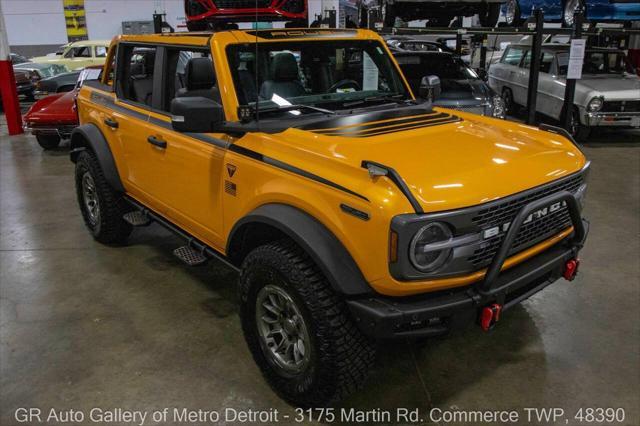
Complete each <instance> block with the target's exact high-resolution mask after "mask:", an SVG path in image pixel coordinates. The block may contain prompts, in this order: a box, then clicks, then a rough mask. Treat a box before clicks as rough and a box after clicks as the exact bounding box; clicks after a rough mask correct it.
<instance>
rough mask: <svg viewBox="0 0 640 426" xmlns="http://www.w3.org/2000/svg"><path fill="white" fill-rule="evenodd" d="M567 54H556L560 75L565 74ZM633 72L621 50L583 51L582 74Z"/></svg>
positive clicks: (567, 61) (567, 60)
mask: <svg viewBox="0 0 640 426" xmlns="http://www.w3.org/2000/svg"><path fill="white" fill-rule="evenodd" d="M568 63H569V54H568V53H566V52H563V53H559V54H558V70H559V74H560V75H566V74H567V65H568ZM625 72H628V73H633V68H632V67H631V66H630V65H629V63H628V62H627V59H626V56H625V55H624V53H622V52H589V51H587V52H585V54H584V63H583V65H582V73H583V74H622V73H625Z"/></svg>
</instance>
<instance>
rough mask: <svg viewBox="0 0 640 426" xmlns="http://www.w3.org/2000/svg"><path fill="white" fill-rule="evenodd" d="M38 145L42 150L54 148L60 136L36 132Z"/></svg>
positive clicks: (58, 142) (58, 143)
mask: <svg viewBox="0 0 640 426" xmlns="http://www.w3.org/2000/svg"><path fill="white" fill-rule="evenodd" d="M36 140H37V141H38V145H40V146H41V147H42V149H44V150H49V149H56V148H57V147H58V145H60V136H58V135H42V134H36Z"/></svg>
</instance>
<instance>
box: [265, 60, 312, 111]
mask: <svg viewBox="0 0 640 426" xmlns="http://www.w3.org/2000/svg"><path fill="white" fill-rule="evenodd" d="M304 93H305V90H304V87H303V86H302V83H300V74H299V70H298V63H297V61H296V58H295V56H293V54H292V53H289V52H280V53H278V54H276V55H275V56H274V57H273V60H272V62H271V79H269V80H266V81H265V82H263V83H262V86H261V87H260V96H261V97H262V98H263V99H271V98H272V97H273V95H274V94H277V95H278V96H281V97H283V98H294V97H296V96H302V95H304Z"/></svg>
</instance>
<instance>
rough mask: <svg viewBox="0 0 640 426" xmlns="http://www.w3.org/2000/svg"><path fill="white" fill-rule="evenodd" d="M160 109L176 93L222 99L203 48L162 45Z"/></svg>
mask: <svg viewBox="0 0 640 426" xmlns="http://www.w3.org/2000/svg"><path fill="white" fill-rule="evenodd" d="M165 64H166V65H165V66H166V67H167V68H166V69H165V72H164V73H163V75H164V76H165V80H164V87H163V89H164V90H163V97H162V99H163V100H162V110H164V111H167V112H168V111H170V110H171V101H172V100H173V99H174V98H180V97H205V98H209V99H212V100H214V101H216V102H218V103H222V100H221V98H220V90H219V89H218V85H217V80H216V73H215V68H214V65H213V61H212V59H211V55H210V54H209V52H208V51H206V50H186V49H176V48H169V47H168V48H166V61H165Z"/></svg>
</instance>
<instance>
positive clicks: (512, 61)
mask: <svg viewBox="0 0 640 426" xmlns="http://www.w3.org/2000/svg"><path fill="white" fill-rule="evenodd" d="M523 54H524V50H522V49H520V48H518V47H508V48H507V51H506V52H504V55H502V59H500V62H501V63H503V64H508V65H516V66H518V65H519V64H520V60H522V56H523Z"/></svg>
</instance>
